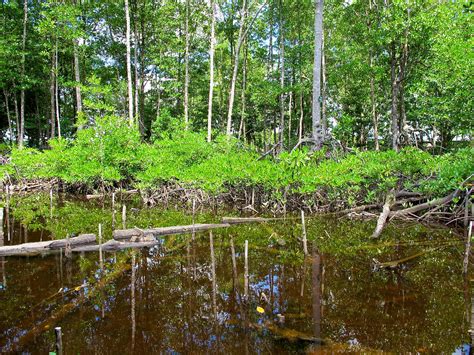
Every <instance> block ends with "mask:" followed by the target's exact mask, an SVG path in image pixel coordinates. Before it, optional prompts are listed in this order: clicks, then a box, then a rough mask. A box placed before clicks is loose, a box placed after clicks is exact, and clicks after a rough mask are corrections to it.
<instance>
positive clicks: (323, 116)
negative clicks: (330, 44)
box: [321, 30, 328, 140]
mask: <svg viewBox="0 0 474 355" xmlns="http://www.w3.org/2000/svg"><path fill="white" fill-rule="evenodd" d="M324 42H325V40H324V30H323V38H322V44H321V48H322V49H321V52H322V53H321V72H322V75H321V80H322V82H321V121H322V122H321V126H322V130H323V140H324V139H325V137H326V134H327V130H328V121H327V118H326V56H325V55H324Z"/></svg>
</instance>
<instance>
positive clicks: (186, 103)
mask: <svg viewBox="0 0 474 355" xmlns="http://www.w3.org/2000/svg"><path fill="white" fill-rule="evenodd" d="M184 35H185V41H186V44H185V49H184V71H185V73H184V125H185V129H186V130H187V129H188V126H189V0H186V20H185V26H184Z"/></svg>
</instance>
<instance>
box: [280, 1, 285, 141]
mask: <svg viewBox="0 0 474 355" xmlns="http://www.w3.org/2000/svg"><path fill="white" fill-rule="evenodd" d="M282 7H283V3H282V0H280V26H279V30H280V149H281V150H283V149H284V137H285V135H284V132H285V94H284V93H283V89H284V88H285V37H284V30H283V8H282Z"/></svg>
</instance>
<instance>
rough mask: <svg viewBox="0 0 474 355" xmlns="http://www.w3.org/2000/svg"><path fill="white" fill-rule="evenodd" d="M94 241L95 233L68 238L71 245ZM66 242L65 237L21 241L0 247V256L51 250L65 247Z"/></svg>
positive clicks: (32, 253)
mask: <svg viewBox="0 0 474 355" xmlns="http://www.w3.org/2000/svg"><path fill="white" fill-rule="evenodd" d="M94 242H95V234H81V235H79V236H77V237H73V238H69V245H70V246H71V247H73V246H78V245H85V244H90V243H94ZM67 243H68V240H67V239H59V240H48V241H45V242H35V243H23V244H18V245H8V246H3V247H0V256H12V255H34V254H40V253H45V252H48V251H51V250H58V249H60V248H65V247H66V245H67Z"/></svg>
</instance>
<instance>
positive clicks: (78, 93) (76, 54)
mask: <svg viewBox="0 0 474 355" xmlns="http://www.w3.org/2000/svg"><path fill="white" fill-rule="evenodd" d="M78 45H79V43H78V41H77V40H75V41H74V80H75V81H76V86H75V90H76V120H78V119H80V118H81V114H82V95H81V71H80V67H79V52H78V50H77V46H78ZM77 129H78V130H81V129H82V125H79V126H78V127H77Z"/></svg>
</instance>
